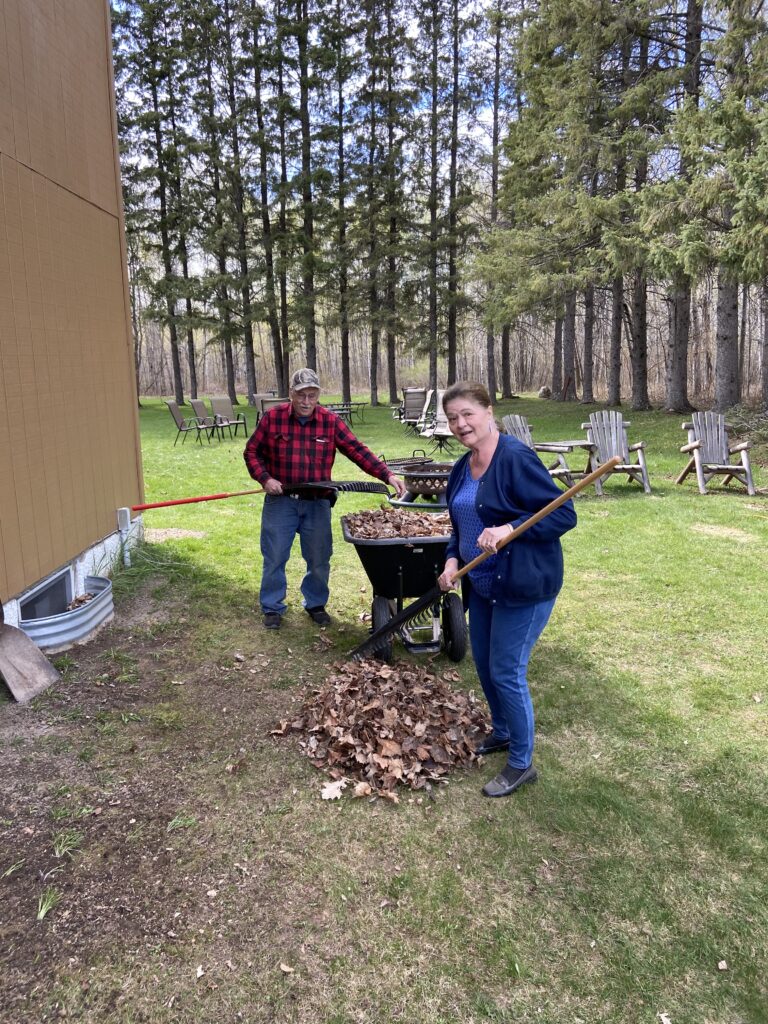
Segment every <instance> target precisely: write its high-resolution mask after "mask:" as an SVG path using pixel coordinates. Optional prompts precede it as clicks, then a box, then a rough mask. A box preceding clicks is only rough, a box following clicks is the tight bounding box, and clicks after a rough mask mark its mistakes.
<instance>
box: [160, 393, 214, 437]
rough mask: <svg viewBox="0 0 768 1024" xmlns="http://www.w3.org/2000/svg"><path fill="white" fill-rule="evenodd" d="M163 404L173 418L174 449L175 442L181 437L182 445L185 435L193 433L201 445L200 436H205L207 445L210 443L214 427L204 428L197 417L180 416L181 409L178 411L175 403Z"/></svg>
mask: <svg viewBox="0 0 768 1024" xmlns="http://www.w3.org/2000/svg"><path fill="white" fill-rule="evenodd" d="M165 404H166V405H167V406H168V411H169V412H170V414H171V416H172V417H173V422H174V423H175V424H176V431H177V433H176V440H175V441H174V442H173V446H174V448H175V447H176V441H178V440H179V438H180V437H182V435H183V440H182V442H181V443H182V444H184V441H186V440H187V434H189V433H193V434H194V435H195V437H196V438H197V440H198V441H199V442H200V444H202V443H203V439H202V435H203V434H205V436H206V437H207V438H208V444H210V443H211V433H212V432H213V430H215V429H216V428H215V427H210V426H206V424H204V423H201V422H200V421H199V420H198V418H197V416H187V417H184V416H182V415H181V409H179V406H178V404H177V403H176V402H168V401H166V403H165Z"/></svg>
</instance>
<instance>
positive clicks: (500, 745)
mask: <svg viewBox="0 0 768 1024" xmlns="http://www.w3.org/2000/svg"><path fill="white" fill-rule="evenodd" d="M497 750H509V740H503V739H502V738H501V737H500V736H494V735H493V734H491V735H490V736H486V737H485V739H484V740H483V741H482V742H481V743H478V745H477V746H476V747H475V753H476V754H477V756H478V757H485V755H486V754H495V753H496V751H497Z"/></svg>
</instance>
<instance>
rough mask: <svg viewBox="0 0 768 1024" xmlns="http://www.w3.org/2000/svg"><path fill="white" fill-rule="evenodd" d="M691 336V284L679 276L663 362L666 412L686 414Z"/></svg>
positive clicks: (688, 409) (687, 410)
mask: <svg viewBox="0 0 768 1024" xmlns="http://www.w3.org/2000/svg"><path fill="white" fill-rule="evenodd" d="M690 334H691V283H690V279H689V278H687V277H681V278H680V279H679V280H678V281H677V283H676V284H675V285H674V286H673V289H672V338H671V343H670V346H669V357H668V360H667V396H666V400H665V402H664V408H665V410H666V411H667V412H679V413H688V412H690V411H691V409H692V408H693V406H692V405H691V403H690V402H689V401H688V351H689V348H690Z"/></svg>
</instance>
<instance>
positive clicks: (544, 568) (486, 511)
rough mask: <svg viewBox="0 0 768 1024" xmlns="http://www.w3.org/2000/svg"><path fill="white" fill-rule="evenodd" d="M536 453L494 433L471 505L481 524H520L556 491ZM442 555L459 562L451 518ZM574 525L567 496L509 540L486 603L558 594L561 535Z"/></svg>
mask: <svg viewBox="0 0 768 1024" xmlns="http://www.w3.org/2000/svg"><path fill="white" fill-rule="evenodd" d="M469 455H470V453H469V452H467V453H466V455H463V456H462V458H460V459H459V461H458V462H457V463H456V465H455V466H454V467H453V470H452V471H451V475H450V477H449V478H448V488H447V491H446V500H447V502H448V511H449V512H450V510H451V499H452V497H453V495H454V494H455V493H456V489H457V488H458V486H459V481H460V480H461V479H462V477H463V474H464V472H465V468H466V465H467V460H468V459H469ZM561 493H562V492H561V490H560V488H559V487H558V486H557V485H556V484H555V483H554V481H553V480H552V478H551V477H550V475H549V473H548V472H547V470H546V467H545V466H544V464H543V463H542V461H541V459H540V458H539V457H538V455H537V454H536V452H534V451H532V450H531V449H530V448H528V446H527V445H524V444H523V443H522V441H518V440H517V438H515V437H511V436H510V435H508V434H500V435H499V443H498V445H497V446H496V451H495V452H494V454H493V458H492V459H491V464H490V466H489V467H488V469H487V470H486V471H485V473H484V474H483V476H482V477H481V478H480V483H479V486H478V488H477V499H476V502H475V508H476V510H477V514H478V516H479V517H480V520H481V522H482V523H483V525H484V526H502V525H503V524H504V523H511V524H512V526H519V525H520V524H521V523H523V522H525V520H526V519H529V518H530V516H531V515H533V513H534V512H538V511H539V509H540V508H543V507H544V506H545V505H547V504H549V502H550V501H552V500H553V499H554V498H556V497H557V496H558V495H559V494H561ZM451 521H452V522H453V535H452V537H451V540H450V542H449V544H448V550H447V554H446V557H447V558H456V559H458V560H459V565H461V556H460V554H459V540H458V536H457V529H456V521H455V519H454V518H453V514H451ZM575 525H576V512H575V510H574V507H573V502H572V501H566V502H565V503H564V504H563V505H561V506H560V508H558V509H555V511H554V512H551V513H550V514H549V515H548V516H545V517H544V518H543V519H542V520H541V521H540V522H538V523H536V525H535V526H532V527H531V528H530V530H527V531H526V532H525V533H524V534H522V536H521V537H520V538H519V539H518V540H513V541H510V543H509V544H507V545H506V547H504V548H502V549H501V551H499V553H498V555H497V556H496V563H497V569H496V572H495V573H494V578H493V583H492V587H491V603H492V604H500V605H519V604H529V603H532V602H535V601H547V600H550V599H551V598H554V597H556V596H557V594H558V593H559V591H560V587H561V586H562V585H563V551H562V548H561V547H560V537H561V536H562V535H563V534H564V533H566V532H567V531H568V530H571V529H573V527H574V526H575Z"/></svg>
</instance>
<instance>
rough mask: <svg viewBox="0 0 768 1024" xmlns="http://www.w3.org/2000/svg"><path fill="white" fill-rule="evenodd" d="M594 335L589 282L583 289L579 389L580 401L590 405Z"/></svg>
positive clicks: (593, 316) (593, 297)
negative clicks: (581, 356)
mask: <svg viewBox="0 0 768 1024" xmlns="http://www.w3.org/2000/svg"><path fill="white" fill-rule="evenodd" d="M594 336H595V289H594V286H593V285H591V284H590V285H587V287H586V288H585V289H584V379H583V381H582V391H581V401H582V403H583V404H584V405H592V403H593V402H594V400H595V396H594V393H593V390H592V388H593V376H594V365H595V359H594Z"/></svg>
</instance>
